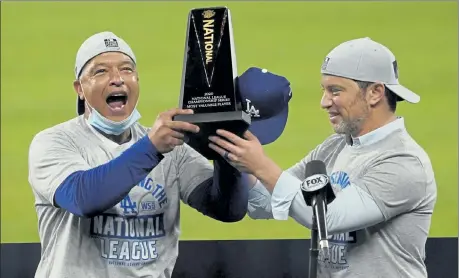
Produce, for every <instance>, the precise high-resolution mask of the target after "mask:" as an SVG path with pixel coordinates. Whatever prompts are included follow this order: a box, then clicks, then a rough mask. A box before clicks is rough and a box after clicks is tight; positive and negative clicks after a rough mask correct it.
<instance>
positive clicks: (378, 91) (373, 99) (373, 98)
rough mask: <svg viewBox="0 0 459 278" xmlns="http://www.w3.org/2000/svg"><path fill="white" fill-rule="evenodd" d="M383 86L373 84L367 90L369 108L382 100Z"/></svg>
mask: <svg viewBox="0 0 459 278" xmlns="http://www.w3.org/2000/svg"><path fill="white" fill-rule="evenodd" d="M384 91H385V86H384V84H382V83H379V82H378V83H375V84H373V85H371V86H370V87H369V88H368V91H367V94H366V97H367V102H368V103H369V104H370V105H371V106H375V105H377V104H378V103H380V102H381V101H382V99H383V98H384Z"/></svg>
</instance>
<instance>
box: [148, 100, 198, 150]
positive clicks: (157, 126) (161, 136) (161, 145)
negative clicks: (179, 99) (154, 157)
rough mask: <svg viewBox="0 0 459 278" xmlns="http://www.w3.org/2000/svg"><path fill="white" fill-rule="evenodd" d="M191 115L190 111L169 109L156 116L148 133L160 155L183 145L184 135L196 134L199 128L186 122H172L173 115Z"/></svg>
mask: <svg viewBox="0 0 459 278" xmlns="http://www.w3.org/2000/svg"><path fill="white" fill-rule="evenodd" d="M183 114H193V110H191V109H177V108H176V109H171V110H169V111H166V112H163V113H161V114H159V115H158V117H157V118H156V121H155V123H154V125H153V127H152V129H151V130H150V132H149V133H148V137H150V140H151V142H152V143H153V145H155V147H156V149H157V150H158V152H160V153H163V154H164V153H168V152H170V151H172V150H173V149H174V148H175V147H176V146H179V145H182V144H183V143H184V141H183V140H184V138H185V133H186V132H192V133H198V132H199V127H198V126H196V125H193V124H190V123H187V122H180V121H174V120H173V117H174V116H175V115H183Z"/></svg>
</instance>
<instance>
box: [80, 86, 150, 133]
mask: <svg viewBox="0 0 459 278" xmlns="http://www.w3.org/2000/svg"><path fill="white" fill-rule="evenodd" d="M81 88H83V86H81ZM83 95H84V92H83ZM85 103H86V105H87V106H88V107H89V109H88V110H89V117H88V123H89V124H90V125H92V126H93V127H95V128H97V129H98V130H100V131H102V132H103V133H105V134H111V135H120V134H121V133H123V132H124V131H126V130H127V129H129V128H130V127H131V126H132V125H133V124H135V123H136V122H137V121H138V120H139V119H140V118H141V115H140V113H139V111H138V110H137V104H138V103H139V100H138V99H137V104H136V105H135V107H134V110H132V113H131V115H129V117H127V118H126V119H124V120H122V121H121V122H114V121H112V120H109V119H107V118H105V117H104V116H102V115H101V114H100V113H99V112H98V111H97V110H96V109H94V108H93V107H92V106H91V105H90V104H89V103H88V101H87V100H86V101H85Z"/></svg>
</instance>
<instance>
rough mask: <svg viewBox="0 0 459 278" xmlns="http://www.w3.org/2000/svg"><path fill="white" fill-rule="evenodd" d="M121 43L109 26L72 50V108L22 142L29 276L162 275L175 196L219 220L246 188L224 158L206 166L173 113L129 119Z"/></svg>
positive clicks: (240, 204)
mask: <svg viewBox="0 0 459 278" xmlns="http://www.w3.org/2000/svg"><path fill="white" fill-rule="evenodd" d="M136 66H137V60H136V57H135V55H134V53H133V51H132V49H131V48H130V47H129V45H128V44H127V43H126V42H125V41H124V40H123V39H121V38H119V37H117V36H116V35H115V34H113V33H111V32H101V33H98V34H95V35H93V36H91V37H90V38H88V39H87V40H86V41H85V42H84V43H83V44H82V45H81V47H80V49H79V50H78V53H77V55H76V64H75V77H76V80H75V81H74V83H73V86H74V89H75V91H76V93H77V94H78V99H77V103H78V105H77V110H78V114H79V116H78V117H76V118H74V119H71V120H69V121H66V122H63V123H61V124H58V125H55V126H53V127H51V128H48V129H45V130H43V131H41V132H40V133H38V134H37V135H36V136H35V137H34V138H33V141H32V143H31V145H30V150H29V182H30V184H31V187H32V190H33V193H34V195H35V206H36V211H37V215H38V219H39V235H40V240H41V244H42V256H41V261H40V263H39V266H38V269H37V272H36V276H35V277H43V278H44V277H46V278H62V277H67V278H72V277H78V278H79V277H88V278H91V277H97V278H101V277H102V278H103V277H114V278H116V277H123V278H124V277H171V273H172V270H173V267H174V264H175V261H176V259H177V254H178V239H179V235H180V223H179V215H180V201H183V202H184V203H185V204H187V205H189V206H191V207H193V208H194V209H196V210H198V211H199V212H201V213H203V214H205V215H207V216H209V217H211V218H213V219H216V220H218V221H221V222H237V221H240V220H241V219H242V218H243V217H244V216H245V214H246V212H247V202H248V189H247V186H246V185H245V184H244V181H243V180H242V178H241V174H240V172H239V171H237V170H235V169H234V168H233V167H232V166H231V165H229V164H228V163H227V162H226V161H225V160H224V159H221V160H216V161H214V164H213V165H212V164H211V163H210V162H209V161H208V160H207V159H205V158H204V157H203V156H201V155H200V154H199V153H197V152H196V151H195V150H193V149H192V148H190V147H189V146H188V145H186V144H184V142H183V140H184V133H185V132H199V128H198V127H197V126H195V125H192V124H190V123H186V122H178V121H173V120H172V119H173V117H174V116H175V115H178V114H188V113H192V111H188V110H181V109H172V110H170V111H166V112H164V113H161V114H160V115H159V116H158V118H157V119H156V121H155V123H154V124H153V126H152V127H151V128H146V127H143V126H141V125H140V124H139V123H138V120H139V118H140V113H139V111H137V104H138V100H139V77H138V73H137V69H136Z"/></svg>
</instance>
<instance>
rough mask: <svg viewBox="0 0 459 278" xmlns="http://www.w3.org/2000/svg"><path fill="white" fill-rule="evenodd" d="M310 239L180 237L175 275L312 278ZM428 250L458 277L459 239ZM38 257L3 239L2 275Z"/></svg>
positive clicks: (430, 262)
mask: <svg viewBox="0 0 459 278" xmlns="http://www.w3.org/2000/svg"><path fill="white" fill-rule="evenodd" d="M309 242H310V241H309V240H236V241H233V240H228V241H181V242H180V251H179V258H178V260H177V264H176V267H175V271H174V275H173V278H185V277H186V278H215V277H226V278H255V277H256V278H296V277H298V278H303V277H304V278H307V277H308V262H309ZM426 249H427V257H426V264H427V270H428V272H429V278H456V277H458V252H457V251H458V242H457V238H429V240H428V241H427V246H426ZM198 252H199V253H198ZM39 260H40V245H39V244H38V243H9V244H2V245H1V278H29V277H30V278H32V277H33V275H34V273H35V268H36V267H37V264H38V262H39ZM374 277H377V276H374ZM384 278H392V277H384ZM394 278H395V277H394ZM410 278H416V277H410Z"/></svg>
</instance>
